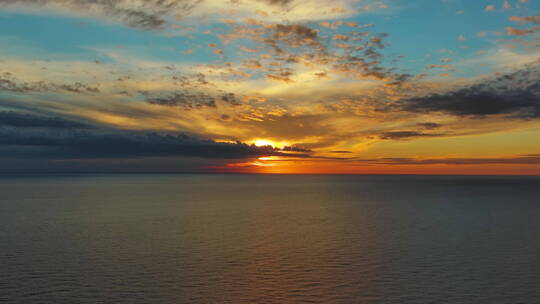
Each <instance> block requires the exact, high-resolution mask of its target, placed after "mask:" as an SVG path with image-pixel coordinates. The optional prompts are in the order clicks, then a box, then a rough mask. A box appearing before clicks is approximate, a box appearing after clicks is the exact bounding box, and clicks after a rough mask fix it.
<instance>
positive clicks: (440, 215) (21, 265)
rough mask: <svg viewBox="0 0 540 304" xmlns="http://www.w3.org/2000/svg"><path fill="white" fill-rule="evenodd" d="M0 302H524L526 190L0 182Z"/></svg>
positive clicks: (455, 183) (539, 299)
mask: <svg viewBox="0 0 540 304" xmlns="http://www.w3.org/2000/svg"><path fill="white" fill-rule="evenodd" d="M0 302H6V303H489V304H495V303H505V304H506V303H540V178H534V177H460V176H457V177H456V176H454V177H451V176H446V177H445V176H424V177H422V176H302V175H292V176H281V175H42V176H21V175H19V176H17V175H14V176H0Z"/></svg>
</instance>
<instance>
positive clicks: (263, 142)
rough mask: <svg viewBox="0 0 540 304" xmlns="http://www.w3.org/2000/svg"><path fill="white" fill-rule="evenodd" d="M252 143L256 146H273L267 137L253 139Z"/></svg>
mask: <svg viewBox="0 0 540 304" xmlns="http://www.w3.org/2000/svg"><path fill="white" fill-rule="evenodd" d="M253 144H255V146H257V147H264V146H270V147H272V148H275V146H274V143H273V142H271V141H269V140H267V139H257V140H255V141H253Z"/></svg>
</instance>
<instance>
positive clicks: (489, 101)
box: [400, 64, 540, 118]
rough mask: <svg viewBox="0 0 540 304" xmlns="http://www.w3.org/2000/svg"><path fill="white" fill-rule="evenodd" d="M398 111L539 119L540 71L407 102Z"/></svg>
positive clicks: (533, 69) (534, 68)
mask: <svg viewBox="0 0 540 304" xmlns="http://www.w3.org/2000/svg"><path fill="white" fill-rule="evenodd" d="M400 109H404V110H407V111H411V112H443V113H448V114H452V115H456V116H473V117H484V116H488V115H497V114H512V116H513V117H521V118H538V117H540V68H539V65H538V64H535V65H530V66H528V67H527V68H525V69H522V70H519V71H517V72H514V73H510V74H506V75H503V76H500V77H498V78H495V79H490V80H486V81H483V82H480V83H477V84H474V85H471V86H468V87H463V88H460V89H456V90H453V91H449V92H445V93H435V94H431V95H426V96H422V97H416V98H410V99H407V100H405V101H403V102H401V104H400Z"/></svg>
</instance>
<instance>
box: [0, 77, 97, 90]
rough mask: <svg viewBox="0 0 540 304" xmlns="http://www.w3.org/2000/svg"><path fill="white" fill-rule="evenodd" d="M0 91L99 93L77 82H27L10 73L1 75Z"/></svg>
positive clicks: (93, 88)
mask: <svg viewBox="0 0 540 304" xmlns="http://www.w3.org/2000/svg"><path fill="white" fill-rule="evenodd" d="M0 91H7V92H15V93H29V92H67V93H78V94H79V93H99V92H100V90H99V88H97V87H95V86H91V85H89V84H85V83H81V82H75V83H65V84H58V83H53V82H44V81H37V82H26V81H22V80H19V79H18V78H17V77H15V75H13V74H12V73H10V72H5V73H3V74H1V75H0Z"/></svg>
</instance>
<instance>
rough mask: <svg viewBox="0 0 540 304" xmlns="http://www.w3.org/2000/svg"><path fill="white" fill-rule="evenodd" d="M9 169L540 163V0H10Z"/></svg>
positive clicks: (5, 69) (468, 169)
mask: <svg viewBox="0 0 540 304" xmlns="http://www.w3.org/2000/svg"><path fill="white" fill-rule="evenodd" d="M0 45H1V47H0V171H1V172H222V173H229V172H231V173H235V172H237V173H288V174H289V173H329V174H534V175H539V174H540V1H539V0H474V1H471V0H415V1H405V0H381V1H379V0H144V1H143V0H116V1H113V0H0Z"/></svg>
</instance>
